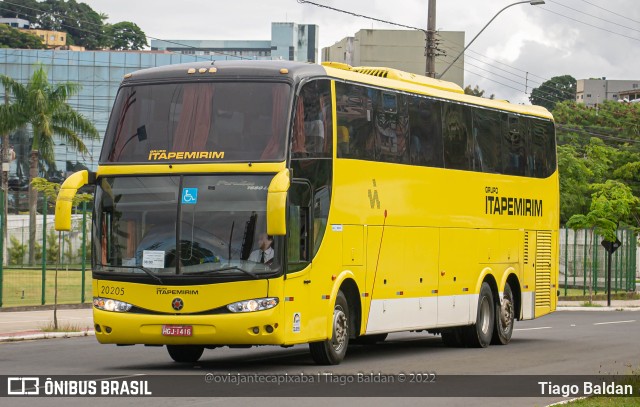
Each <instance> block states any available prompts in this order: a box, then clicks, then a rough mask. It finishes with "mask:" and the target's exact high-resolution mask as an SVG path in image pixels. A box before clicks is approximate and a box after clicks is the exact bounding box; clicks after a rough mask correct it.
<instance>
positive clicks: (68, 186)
mask: <svg viewBox="0 0 640 407" xmlns="http://www.w3.org/2000/svg"><path fill="white" fill-rule="evenodd" d="M88 183H89V171H87V170H82V171H78V172H75V173H73V174H71V175H70V176H69V178H67V179H66V180H64V182H63V183H62V186H61V187H60V192H58V199H56V215H55V228H56V230H57V231H66V232H68V231H69V230H71V210H72V209H73V208H72V207H73V198H74V197H75V196H76V193H77V192H78V189H80V188H81V187H82V186H84V185H86V184H88Z"/></svg>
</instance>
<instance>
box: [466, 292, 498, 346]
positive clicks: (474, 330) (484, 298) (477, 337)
mask: <svg viewBox="0 0 640 407" xmlns="http://www.w3.org/2000/svg"><path fill="white" fill-rule="evenodd" d="M494 322H495V306H494V302H493V294H492V293H491V288H490V287H489V284H488V283H486V282H484V283H482V287H481V288H480V297H479V298H478V313H477V315H476V323H475V324H473V325H470V326H468V327H466V328H465V335H464V336H465V345H467V347H469V348H486V347H487V346H489V344H490V343H491V337H492V336H493V324H494Z"/></svg>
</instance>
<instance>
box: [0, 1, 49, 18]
mask: <svg viewBox="0 0 640 407" xmlns="http://www.w3.org/2000/svg"><path fill="white" fill-rule="evenodd" d="M42 5H43V3H40V2H38V1H36V0H12V1H11V2H2V7H0V16H2V17H6V18H21V19H23V20H28V21H29V22H31V23H32V24H34V23H37V18H38V16H39V15H40V13H41V12H42Z"/></svg>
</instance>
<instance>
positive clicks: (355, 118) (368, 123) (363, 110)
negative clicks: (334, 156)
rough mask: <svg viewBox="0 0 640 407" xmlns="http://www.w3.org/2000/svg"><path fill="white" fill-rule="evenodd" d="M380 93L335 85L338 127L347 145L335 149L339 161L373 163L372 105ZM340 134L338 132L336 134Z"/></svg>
mask: <svg viewBox="0 0 640 407" xmlns="http://www.w3.org/2000/svg"><path fill="white" fill-rule="evenodd" d="M379 93H380V91H378V90H375V89H367V88H365V87H364V86H357V85H349V84H346V83H341V82H337V83H336V111H337V115H338V126H339V127H338V128H340V127H344V129H346V132H345V131H344V130H343V131H342V134H343V135H346V137H343V140H344V141H345V142H348V144H347V145H341V146H340V147H339V149H338V157H339V158H355V159H360V160H375V159H376V152H375V136H374V130H373V102H372V100H375V99H377V97H378V94H379ZM340 134H341V133H340V132H338V135H340Z"/></svg>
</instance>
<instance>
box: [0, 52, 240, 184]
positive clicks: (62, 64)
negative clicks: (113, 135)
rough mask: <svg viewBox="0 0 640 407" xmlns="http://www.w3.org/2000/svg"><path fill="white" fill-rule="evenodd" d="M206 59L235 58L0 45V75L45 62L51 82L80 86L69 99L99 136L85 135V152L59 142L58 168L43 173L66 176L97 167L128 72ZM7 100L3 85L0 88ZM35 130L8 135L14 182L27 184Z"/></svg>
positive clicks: (22, 72)
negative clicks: (84, 153)
mask: <svg viewBox="0 0 640 407" xmlns="http://www.w3.org/2000/svg"><path fill="white" fill-rule="evenodd" d="M203 59H206V60H220V59H235V58H232V57H226V56H220V55H217V56H213V55H212V56H199V55H185V54H176V53H169V52H158V51H66V50H26V49H8V48H0V74H3V75H7V76H9V77H11V78H13V79H15V80H17V81H19V82H22V83H27V82H28V80H29V78H30V77H31V75H32V74H33V71H34V69H35V67H36V64H41V65H42V66H44V68H45V69H46V71H47V72H48V74H49V81H50V82H51V83H53V84H57V83H63V82H75V83H79V84H80V85H81V86H82V89H81V91H80V93H79V94H78V95H76V96H73V97H71V98H69V100H68V102H69V104H70V105H71V107H73V108H74V109H75V110H76V111H78V112H79V113H81V114H82V115H83V116H84V117H86V118H87V119H89V120H90V121H91V122H92V123H93V124H94V125H95V127H96V128H97V130H98V132H99V133H100V139H99V140H85V144H86V145H87V149H88V150H89V154H88V155H87V156H83V155H82V154H80V153H78V152H76V151H75V150H73V149H72V148H71V147H68V146H66V145H65V144H64V142H63V141H61V140H56V141H55V168H47V169H46V170H44V171H43V172H42V173H41V176H44V177H46V178H48V179H50V180H56V181H58V180H61V179H64V178H65V177H66V176H67V175H68V174H69V173H72V172H75V171H77V170H79V169H84V168H88V169H91V170H95V169H96V168H97V164H98V162H97V160H98V157H99V155H100V148H101V146H102V139H103V137H104V133H105V130H106V127H107V121H108V119H109V113H110V112H111V107H112V105H113V101H114V99H115V96H116V93H117V91H118V86H119V85H120V82H121V81H122V78H123V77H124V75H125V74H126V73H129V72H133V71H136V70H139V69H144V68H152V67H156V66H162V65H169V64H179V63H185V62H194V61H202V60H203ZM0 100H4V88H2V89H0ZM31 138H32V135H31V130H30V129H28V128H27V129H25V130H24V131H17V132H15V133H13V134H11V135H10V144H11V146H13V150H14V152H15V154H16V156H15V160H14V161H12V162H11V165H10V169H9V178H10V184H11V185H17V186H20V185H24V184H25V183H26V182H27V179H28V173H29V151H30V149H31V148H30V147H31V144H30V143H31Z"/></svg>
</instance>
